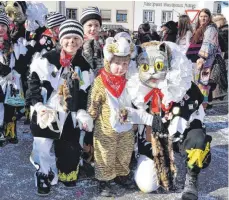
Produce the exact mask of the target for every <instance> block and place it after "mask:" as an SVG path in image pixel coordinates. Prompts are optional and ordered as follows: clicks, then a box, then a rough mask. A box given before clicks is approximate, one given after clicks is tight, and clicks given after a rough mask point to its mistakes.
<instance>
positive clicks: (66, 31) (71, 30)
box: [59, 19, 84, 44]
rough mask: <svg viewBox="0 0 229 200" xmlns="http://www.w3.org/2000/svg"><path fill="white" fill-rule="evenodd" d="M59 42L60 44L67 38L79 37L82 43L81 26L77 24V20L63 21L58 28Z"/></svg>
mask: <svg viewBox="0 0 229 200" xmlns="http://www.w3.org/2000/svg"><path fill="white" fill-rule="evenodd" d="M59 31H60V32H59V40H60V44H61V41H62V40H63V38H65V37H69V36H79V37H80V38H81V39H82V41H83V35H84V32H83V26H82V24H81V23H79V22H78V21H77V20H73V19H68V20H65V21H64V22H63V23H62V24H61V25H60V28H59Z"/></svg>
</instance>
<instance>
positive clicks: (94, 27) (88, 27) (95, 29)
mask: <svg viewBox="0 0 229 200" xmlns="http://www.w3.org/2000/svg"><path fill="white" fill-rule="evenodd" d="M83 29H84V34H85V35H86V36H87V37H88V38H89V39H94V38H95V37H98V35H99V31H100V24H99V21H98V20H95V19H91V20H88V21H87V22H86V23H85V24H84V25H83Z"/></svg>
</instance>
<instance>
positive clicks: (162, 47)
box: [137, 41, 172, 69]
mask: <svg viewBox="0 0 229 200" xmlns="http://www.w3.org/2000/svg"><path fill="white" fill-rule="evenodd" d="M151 46H156V47H157V50H158V51H160V52H161V53H162V54H163V55H164V56H166V58H167V60H168V68H169V69H170V62H171V60H172V53H171V50H170V48H169V46H168V45H167V44H166V43H164V42H158V41H151V42H145V43H143V44H141V45H140V46H137V55H138V57H137V63H138V64H139V63H142V62H144V61H143V60H144V59H147V58H146V57H147V53H146V51H147V50H146V49H147V48H150V47H151ZM144 52H145V53H144Z"/></svg>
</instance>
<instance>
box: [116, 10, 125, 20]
mask: <svg viewBox="0 0 229 200" xmlns="http://www.w3.org/2000/svg"><path fill="white" fill-rule="evenodd" d="M116 21H117V22H127V10H117V11H116Z"/></svg>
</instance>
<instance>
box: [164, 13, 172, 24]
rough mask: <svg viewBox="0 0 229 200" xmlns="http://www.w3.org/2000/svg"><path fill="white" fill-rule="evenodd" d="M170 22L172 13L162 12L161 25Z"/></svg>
mask: <svg viewBox="0 0 229 200" xmlns="http://www.w3.org/2000/svg"><path fill="white" fill-rule="evenodd" d="M171 20H173V11H162V20H161V23H162V24H164V23H166V22H168V21H171Z"/></svg>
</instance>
